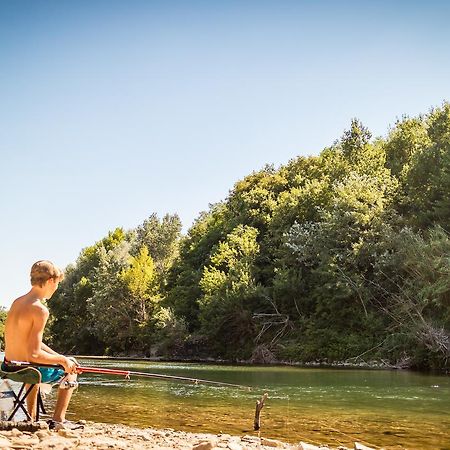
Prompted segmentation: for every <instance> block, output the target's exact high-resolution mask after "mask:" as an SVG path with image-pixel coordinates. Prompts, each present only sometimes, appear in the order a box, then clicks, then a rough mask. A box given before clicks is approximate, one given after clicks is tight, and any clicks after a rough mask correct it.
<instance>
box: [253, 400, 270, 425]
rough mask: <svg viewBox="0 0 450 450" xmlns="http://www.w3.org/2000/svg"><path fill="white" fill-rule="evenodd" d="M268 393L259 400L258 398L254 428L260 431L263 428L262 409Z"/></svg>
mask: <svg viewBox="0 0 450 450" xmlns="http://www.w3.org/2000/svg"><path fill="white" fill-rule="evenodd" d="M267 397H268V394H267V393H265V394H264V395H263V396H262V397H261V398H260V399H259V400H256V411H255V422H254V424H253V429H254V430H255V431H258V430H259V429H260V428H261V417H260V415H261V410H262V409H263V408H264V402H265V401H266V399H267Z"/></svg>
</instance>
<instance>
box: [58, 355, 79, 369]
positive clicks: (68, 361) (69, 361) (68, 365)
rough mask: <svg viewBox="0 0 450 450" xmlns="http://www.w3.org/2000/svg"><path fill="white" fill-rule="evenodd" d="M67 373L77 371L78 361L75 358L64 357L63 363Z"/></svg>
mask: <svg viewBox="0 0 450 450" xmlns="http://www.w3.org/2000/svg"><path fill="white" fill-rule="evenodd" d="M62 365H63V367H64V370H65V371H66V373H77V366H78V363H77V362H76V360H75V359H74V358H67V357H66V356H65V357H64V363H63V364H62Z"/></svg>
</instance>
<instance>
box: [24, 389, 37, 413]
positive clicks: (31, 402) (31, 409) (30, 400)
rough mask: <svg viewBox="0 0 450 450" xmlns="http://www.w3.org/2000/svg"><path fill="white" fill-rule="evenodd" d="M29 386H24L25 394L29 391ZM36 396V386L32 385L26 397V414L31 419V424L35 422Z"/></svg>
mask: <svg viewBox="0 0 450 450" xmlns="http://www.w3.org/2000/svg"><path fill="white" fill-rule="evenodd" d="M30 387H31V384H26V385H25V392H27V391H28V389H30ZM37 394H38V385H36V384H35V385H34V388H33V389H32V390H31V392H30V393H29V394H28V395H27V410H28V414H29V415H30V416H31V418H32V419H33V422H34V421H35V420H36V411H37V409H36V405H37Z"/></svg>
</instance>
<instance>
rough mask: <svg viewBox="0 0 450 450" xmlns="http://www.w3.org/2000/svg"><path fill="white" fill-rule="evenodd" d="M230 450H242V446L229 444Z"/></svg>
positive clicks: (234, 443)
mask: <svg viewBox="0 0 450 450" xmlns="http://www.w3.org/2000/svg"><path fill="white" fill-rule="evenodd" d="M228 448H229V449H230V450H242V445H239V444H237V443H236V442H229V443H228Z"/></svg>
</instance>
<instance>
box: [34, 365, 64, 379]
mask: <svg viewBox="0 0 450 450" xmlns="http://www.w3.org/2000/svg"><path fill="white" fill-rule="evenodd" d="M36 369H37V370H39V372H41V377H42V378H41V383H58V381H61V380H62V379H63V377H64V375H65V372H64V370H62V369H53V368H52V367H36Z"/></svg>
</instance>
